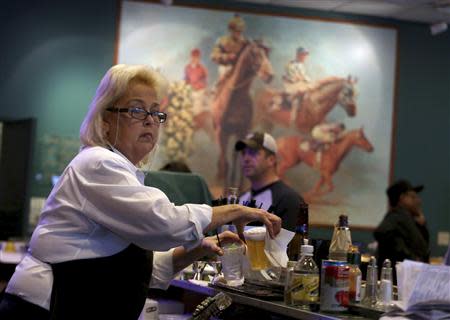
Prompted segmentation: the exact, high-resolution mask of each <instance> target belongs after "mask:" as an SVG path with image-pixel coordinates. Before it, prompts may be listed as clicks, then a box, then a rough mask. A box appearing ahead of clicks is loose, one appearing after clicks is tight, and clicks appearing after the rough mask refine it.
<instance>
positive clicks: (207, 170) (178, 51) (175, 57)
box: [116, 1, 397, 227]
mask: <svg viewBox="0 0 450 320" xmlns="http://www.w3.org/2000/svg"><path fill="white" fill-rule="evenodd" d="M118 32H119V34H118V39H119V42H118V44H117V46H118V55H117V57H116V62H117V63H130V64H148V65H150V66H153V67H154V68H157V69H159V70H160V71H161V72H162V73H163V74H164V75H165V76H167V77H168V79H169V81H170V82H171V83H170V90H169V94H168V96H167V98H166V99H164V102H163V108H164V110H165V111H166V112H167V113H168V114H169V121H168V122H167V125H166V126H164V127H163V128H162V134H161V139H160V143H159V154H158V155H157V157H156V159H155V164H154V168H155V169H158V168H159V167H161V166H162V165H164V164H165V163H166V162H169V161H174V160H176V161H184V162H186V163H187V164H188V165H189V167H190V168H191V169H192V170H193V171H194V172H196V173H198V174H200V175H202V176H203V177H204V178H205V179H206V181H207V183H208V185H209V187H210V190H211V192H212V193H213V195H214V196H219V195H221V194H222V193H223V190H224V188H226V187H228V186H238V187H240V188H241V191H243V190H244V189H245V188H246V181H245V180H244V179H243V178H242V176H241V173H240V168H239V165H238V163H239V162H238V161H237V158H238V156H239V155H238V154H237V153H236V152H234V144H235V142H236V141H237V140H238V139H241V138H243V137H245V135H247V134H248V133H249V132H251V131H255V130H261V131H267V132H270V133H271V134H272V135H273V136H274V137H275V138H276V140H277V144H278V147H279V154H278V170H279V174H280V177H282V178H283V179H284V180H285V181H286V182H287V183H288V184H290V185H291V186H293V188H295V189H296V190H298V192H299V193H300V194H301V195H302V196H303V197H304V198H305V199H306V200H307V202H308V203H309V204H310V208H311V209H310V212H311V222H312V224H316V225H330V224H332V223H334V221H335V220H336V219H337V216H338V215H339V214H342V213H344V212H345V213H347V214H348V215H349V217H350V220H351V223H352V225H353V226H361V227H373V226H375V225H376V224H377V223H378V222H379V221H380V220H381V218H382V216H383V214H384V212H385V209H386V200H385V195H384V189H385V187H386V185H387V184H388V181H389V175H390V158H391V132H392V115H393V101H394V79H395V69H396V60H395V59H396V54H395V53H396V41H397V34H396V31H395V30H394V29H389V28H385V27H379V26H368V25H357V24H350V23H342V22H333V21H323V20H320V21H319V20H314V19H309V20H307V19H301V18H297V17H292V18H288V17H277V16H271V15H260V14H255V13H252V14H250V13H246V12H230V11H220V10H216V9H205V8H198V7H196V8H190V7H183V6H164V5H161V4H157V3H148V2H138V1H130V2H128V1H124V2H123V5H122V11H121V19H120V28H119V31H118ZM368 204H369V205H368Z"/></svg>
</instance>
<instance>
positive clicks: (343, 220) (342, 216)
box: [339, 214, 348, 227]
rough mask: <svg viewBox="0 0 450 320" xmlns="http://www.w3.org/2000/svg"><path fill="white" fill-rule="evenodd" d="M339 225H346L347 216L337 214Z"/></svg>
mask: <svg viewBox="0 0 450 320" xmlns="http://www.w3.org/2000/svg"><path fill="white" fill-rule="evenodd" d="M339 227H348V216H347V215H345V214H341V215H340V216H339Z"/></svg>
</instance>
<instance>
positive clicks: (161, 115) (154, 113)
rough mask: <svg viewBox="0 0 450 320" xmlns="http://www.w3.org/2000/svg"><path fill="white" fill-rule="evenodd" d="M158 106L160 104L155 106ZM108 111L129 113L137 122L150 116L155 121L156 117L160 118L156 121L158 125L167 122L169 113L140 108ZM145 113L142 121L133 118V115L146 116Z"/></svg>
mask: <svg viewBox="0 0 450 320" xmlns="http://www.w3.org/2000/svg"><path fill="white" fill-rule="evenodd" d="M155 105H158V104H155ZM133 110H138V112H137V113H135V112H133ZM106 111H109V112H127V113H128V114H129V115H130V116H131V117H132V118H133V119H136V120H145V119H147V117H148V116H151V117H152V119H153V120H155V118H153V117H154V116H157V117H158V120H157V121H156V123H158V124H161V123H164V122H166V121H167V113H165V112H162V111H147V110H145V109H143V108H140V107H131V108H115V107H109V108H106ZM144 113H145V117H144V118H142V119H140V118H136V117H135V116H133V114H144Z"/></svg>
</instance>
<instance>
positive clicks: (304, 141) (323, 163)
mask: <svg viewBox="0 0 450 320" xmlns="http://www.w3.org/2000/svg"><path fill="white" fill-rule="evenodd" d="M277 144H278V153H279V157H280V162H279V165H278V173H279V174H280V176H281V177H284V174H285V173H286V171H287V170H288V169H289V168H291V167H293V166H295V165H297V164H299V163H300V162H304V163H306V164H307V165H308V166H310V167H311V168H313V169H315V170H317V171H319V173H320V179H319V181H317V183H316V184H315V185H314V187H313V188H312V189H311V190H310V191H308V192H307V193H305V194H304V195H306V196H308V197H317V196H322V195H324V194H326V193H328V192H331V191H333V189H334V185H333V181H332V178H333V175H334V174H335V173H336V171H337V170H338V169H339V166H340V164H341V162H342V160H344V158H345V156H346V155H347V154H348V153H349V152H350V150H351V149H352V148H353V147H358V148H360V149H362V150H364V151H366V152H372V151H373V146H372V144H371V143H370V141H369V140H368V139H367V138H366V136H365V134H364V130H363V128H360V129H354V130H350V131H347V132H344V133H343V134H342V136H341V137H340V138H339V139H338V140H337V141H336V142H334V143H332V144H330V145H329V147H328V148H327V149H326V150H323V151H319V152H316V151H314V150H313V149H312V148H309V147H308V146H309V141H308V138H306V137H302V136H300V135H296V136H285V137H281V138H279V139H278V140H277ZM324 186H326V187H327V189H325V190H322V188H323V187H324Z"/></svg>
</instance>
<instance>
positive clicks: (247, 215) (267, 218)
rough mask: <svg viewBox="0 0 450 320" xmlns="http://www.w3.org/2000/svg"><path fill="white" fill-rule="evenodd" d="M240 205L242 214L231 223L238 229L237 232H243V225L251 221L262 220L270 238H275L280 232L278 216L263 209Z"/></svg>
mask: <svg viewBox="0 0 450 320" xmlns="http://www.w3.org/2000/svg"><path fill="white" fill-rule="evenodd" d="M240 207H241V208H240V209H241V210H242V211H243V214H242V215H241V216H240V217H239V218H237V219H235V220H234V221H233V223H234V224H235V225H236V229H237V230H238V234H242V233H243V232H244V227H245V226H246V225H247V224H248V223H250V222H252V221H260V222H262V223H263V224H264V225H265V226H266V229H267V231H268V232H269V235H270V237H271V238H272V239H273V238H275V236H276V235H277V234H278V233H280V230H281V219H280V217H278V216H276V215H274V214H272V213H269V212H267V211H265V210H263V209H257V208H250V207H245V206H240Z"/></svg>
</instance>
